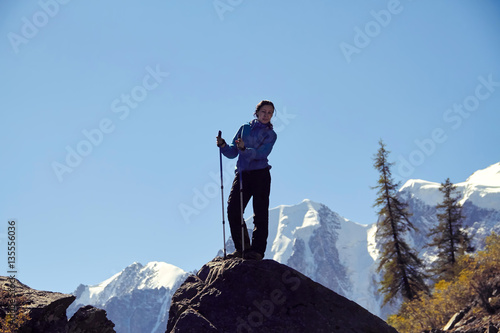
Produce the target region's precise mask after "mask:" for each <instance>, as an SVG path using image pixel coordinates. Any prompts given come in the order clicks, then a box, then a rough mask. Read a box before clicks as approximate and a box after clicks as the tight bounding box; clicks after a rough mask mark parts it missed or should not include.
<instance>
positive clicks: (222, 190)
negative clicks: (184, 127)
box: [219, 131, 226, 259]
mask: <svg viewBox="0 0 500 333" xmlns="http://www.w3.org/2000/svg"><path fill="white" fill-rule="evenodd" d="M221 136H222V131H219V138H220V137H221ZM219 160H220V194H221V201H222V241H223V243H224V259H226V220H225V218H224V215H225V214H224V181H223V179H222V147H219Z"/></svg>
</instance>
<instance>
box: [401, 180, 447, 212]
mask: <svg viewBox="0 0 500 333" xmlns="http://www.w3.org/2000/svg"><path fill="white" fill-rule="evenodd" d="M440 186H441V184H439V183H434V182H429V181H426V180H421V179H410V180H408V181H407V182H406V183H405V184H404V185H403V186H402V187H401V189H400V192H408V193H409V194H410V198H407V199H419V200H421V201H423V202H424V203H425V204H426V205H429V206H436V205H437V204H438V203H440V202H441V201H443V195H442V193H441V192H439V187H440Z"/></svg>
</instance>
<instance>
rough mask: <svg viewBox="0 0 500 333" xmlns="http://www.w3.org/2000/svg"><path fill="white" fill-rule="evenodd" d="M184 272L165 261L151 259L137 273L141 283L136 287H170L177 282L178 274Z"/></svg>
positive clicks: (180, 274)
mask: <svg viewBox="0 0 500 333" xmlns="http://www.w3.org/2000/svg"><path fill="white" fill-rule="evenodd" d="M184 274H186V272H185V271H184V270H182V269H180V268H179V267H176V266H174V265H171V264H167V263H166V262H158V261H153V262H150V263H148V264H147V265H146V266H144V267H143V268H142V269H141V270H140V271H139V273H138V275H139V277H140V280H141V283H140V284H139V286H138V289H159V288H161V287H164V288H167V289H172V288H173V287H174V285H175V284H176V283H177V282H178V279H179V276H182V275H184Z"/></svg>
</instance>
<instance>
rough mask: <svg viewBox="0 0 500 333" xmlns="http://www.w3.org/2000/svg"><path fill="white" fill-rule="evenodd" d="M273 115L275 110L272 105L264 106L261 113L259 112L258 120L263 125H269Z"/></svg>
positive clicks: (260, 110)
mask: <svg viewBox="0 0 500 333" xmlns="http://www.w3.org/2000/svg"><path fill="white" fill-rule="evenodd" d="M273 113H274V108H273V107H272V106H271V105H263V106H261V107H260V109H259V111H257V119H258V120H259V121H260V122H261V123H263V124H267V123H269V122H270V121H271V118H272V117H273Z"/></svg>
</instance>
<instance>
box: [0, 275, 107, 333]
mask: <svg viewBox="0 0 500 333" xmlns="http://www.w3.org/2000/svg"><path fill="white" fill-rule="evenodd" d="M12 284H13V285H12ZM0 286H1V288H2V290H3V291H9V293H11V294H12V292H14V293H15V295H16V300H17V299H18V300H19V303H20V304H17V305H19V306H22V307H23V308H24V309H26V310H27V311H28V315H29V320H28V321H26V322H25V323H24V324H23V325H22V326H21V328H20V329H19V330H18V332H19V333H37V332H40V333H41V332H51V333H98V332H99V333H101V332H103V333H111V332H115V331H114V329H113V327H114V324H113V323H112V322H111V321H109V320H108V319H107V318H106V312H105V311H104V310H101V309H96V308H93V307H88V308H82V309H80V310H81V311H78V312H77V313H76V314H75V315H74V316H73V317H72V318H71V320H70V321H69V322H68V318H67V316H66V310H67V308H68V306H69V305H70V304H71V303H72V302H73V301H74V300H75V296H73V295H68V294H62V293H57V292H50V291H40V290H35V289H32V288H30V287H28V286H27V285H25V284H23V283H21V282H19V281H18V280H15V279H8V278H7V277H5V276H0ZM8 296H9V297H12V295H10V294H9V295H8ZM7 312H8V309H7V307H6V306H3V307H1V308H0V316H1V317H2V318H5V315H6V313H7Z"/></svg>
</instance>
